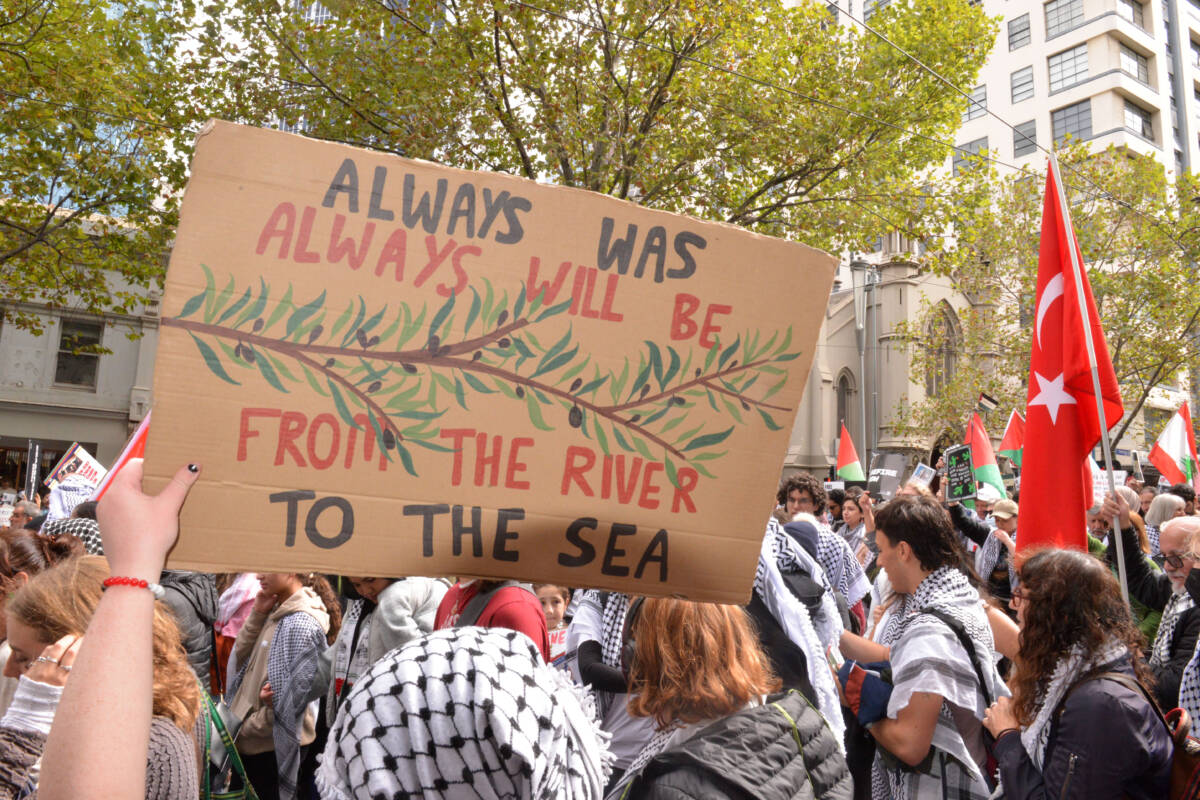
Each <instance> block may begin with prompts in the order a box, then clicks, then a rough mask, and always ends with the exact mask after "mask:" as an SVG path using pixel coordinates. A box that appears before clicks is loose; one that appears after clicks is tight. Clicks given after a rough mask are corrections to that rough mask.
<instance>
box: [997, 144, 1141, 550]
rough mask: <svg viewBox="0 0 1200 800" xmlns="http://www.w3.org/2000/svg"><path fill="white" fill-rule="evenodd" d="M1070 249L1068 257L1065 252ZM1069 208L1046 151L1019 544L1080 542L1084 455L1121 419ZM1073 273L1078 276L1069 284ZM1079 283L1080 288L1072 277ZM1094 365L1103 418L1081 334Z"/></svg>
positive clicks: (1086, 499) (1088, 490)
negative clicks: (1102, 413)
mask: <svg viewBox="0 0 1200 800" xmlns="http://www.w3.org/2000/svg"><path fill="white" fill-rule="evenodd" d="M1072 251H1073V252H1074V253H1075V254H1076V258H1075V259H1074V260H1073V259H1072ZM1076 261H1077V262H1078V263H1079V264H1080V265H1082V263H1083V258H1082V256H1081V255H1079V243H1078V242H1077V241H1076V239H1075V234H1074V231H1073V229H1072V228H1071V217H1070V212H1069V211H1068V210H1067V209H1066V208H1065V207H1064V203H1063V202H1062V199H1061V198H1060V196H1059V189H1058V166H1057V164H1056V163H1055V162H1054V161H1053V159H1051V162H1050V169H1049V170H1048V171H1047V175H1046V197H1045V203H1044V205H1043V208H1042V241H1041V252H1040V253H1039V255H1038V279H1037V292H1036V293H1035V295H1034V297H1035V298H1036V301H1037V302H1036V303H1035V304H1034V309H1035V314H1034V320H1033V341H1032V344H1031V348H1030V355H1029V394H1028V400H1027V402H1026V405H1025V415H1026V417H1025V447H1024V452H1023V453H1022V455H1023V459H1022V461H1023V463H1022V466H1021V503H1020V512H1019V514H1018V521H1017V525H1018V529H1019V530H1020V532H1021V548H1022V549H1025V548H1027V547H1035V546H1050V547H1073V548H1076V549H1079V550H1086V549H1087V518H1086V513H1087V509H1088V508H1089V507H1090V506H1091V505H1092V478H1091V474H1090V471H1089V469H1088V463H1087V459H1088V456H1089V455H1090V454H1091V452H1092V448H1094V447H1095V446H1096V442H1097V441H1099V439H1100V433H1101V427H1102V426H1103V428H1104V429H1108V428H1111V427H1112V426H1113V425H1116V424H1117V423H1118V422H1119V421H1120V420H1121V415H1122V414H1123V413H1124V411H1125V409H1124V406H1123V405H1122V404H1121V391H1120V389H1119V388H1118V386H1117V376H1116V374H1115V373H1114V372H1113V367H1112V360H1111V359H1110V358H1109V356H1108V345H1107V344H1105V341H1104V331H1103V330H1102V329H1101V328H1100V320H1099V316H1098V315H1097V314H1096V303H1095V300H1094V299H1093V298H1092V289H1091V286H1090V284H1089V283H1088V277H1087V271H1086V270H1083V269H1082V266H1080V274H1077V273H1076V267H1075V262H1076ZM1077 281H1078V284H1077ZM1080 284H1081V285H1082V293H1081V292H1080V290H1079V288H1078V285H1080ZM1089 332H1090V334H1091V341H1092V347H1093V353H1094V358H1095V363H1096V364H1097V365H1098V372H1099V377H1100V390H1101V395H1102V401H1103V408H1104V420H1103V421H1101V420H1100V419H1099V418H1098V415H1097V412H1096V395H1095V391H1094V388H1093V382H1092V370H1091V359H1090V358H1089V354H1088V348H1087V339H1086V338H1085V336H1086V334H1088V333H1089Z"/></svg>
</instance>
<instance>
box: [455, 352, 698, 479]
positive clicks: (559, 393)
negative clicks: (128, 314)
mask: <svg viewBox="0 0 1200 800" xmlns="http://www.w3.org/2000/svg"><path fill="white" fill-rule="evenodd" d="M440 363H444V364H446V365H447V366H451V367H454V368H456V369H462V370H471V371H474V372H482V373H485V374H488V375H492V376H494V377H498V378H504V379H505V380H508V381H512V382H513V383H517V384H520V385H523V386H528V387H530V388H532V389H538V390H540V391H542V392H545V393H546V394H548V395H553V396H554V397H559V398H562V399H563V400H567V401H569V402H571V403H572V404H573V405H576V406H579V407H580V408H584V409H587V410H588V411H591V412H592V413H593V414H595V415H596V416H599V417H604V418H605V419H607V420H609V421H610V422H612V423H614V424H617V425H621V426H624V427H626V428H628V429H630V430H631V431H634V432H636V433H637V434H639V435H641V436H644V437H645V438H646V439H648V440H650V441H651V442H654V443H655V444H656V445H658V446H659V447H661V448H663V449H664V450H666V451H667V452H668V453H670V454H671V455H673V456H675V457H676V458H684V455H683V453H682V452H681V451H680V450H679V449H678V448H676V447H674V446H673V445H671V444H670V443H668V442H667V441H666V440H664V439H661V438H659V437H658V436H656V435H654V434H653V433H651V432H650V431H648V430H646V429H645V428H644V427H642V426H641V425H638V424H637V423H636V422H632V421H630V420H627V419H621V418H620V417H619V416H618V415H617V412H616V410H614V409H612V408H608V407H605V406H598V405H596V404H595V403H590V402H588V401H587V400H584V399H583V398H582V397H579V396H578V395H574V394H571V393H570V392H566V391H563V390H562V389H559V388H557V387H555V386H550V385H548V384H545V383H542V382H541V381H535V380H532V379H530V378H526V377H525V376H524V375H518V374H517V373H514V372H509V371H508V370H504V369H500V368H499V367H493V366H490V365H488V364H480V363H479V362H478V361H462V360H460V359H454V360H453V361H450V360H443V361H441V362H440Z"/></svg>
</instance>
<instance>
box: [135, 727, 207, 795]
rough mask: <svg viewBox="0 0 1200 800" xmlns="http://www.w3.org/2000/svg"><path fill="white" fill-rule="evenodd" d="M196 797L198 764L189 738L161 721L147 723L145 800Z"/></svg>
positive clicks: (198, 785) (197, 790) (194, 746)
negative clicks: (147, 746) (147, 747)
mask: <svg viewBox="0 0 1200 800" xmlns="http://www.w3.org/2000/svg"><path fill="white" fill-rule="evenodd" d="M199 796H200V764H199V761H198V759H197V756H196V743H195V742H194V741H192V737H191V736H190V735H189V734H187V733H184V732H183V731H181V730H180V729H179V727H178V726H177V725H175V723H173V722H171V720H169V719H167V718H165V717H154V719H152V720H151V721H150V753H149V755H148V756H147V758H146V800H176V798H191V797H199Z"/></svg>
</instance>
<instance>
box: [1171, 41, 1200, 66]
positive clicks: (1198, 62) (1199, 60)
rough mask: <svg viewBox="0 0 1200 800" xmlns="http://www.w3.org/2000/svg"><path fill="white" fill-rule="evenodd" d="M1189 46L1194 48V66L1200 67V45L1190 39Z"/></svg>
mask: <svg viewBox="0 0 1200 800" xmlns="http://www.w3.org/2000/svg"><path fill="white" fill-rule="evenodd" d="M1188 44H1190V45H1191V46H1192V66H1193V67H1200V44H1197V43H1196V41H1195V40H1194V39H1189V40H1188ZM1168 63H1169V62H1168Z"/></svg>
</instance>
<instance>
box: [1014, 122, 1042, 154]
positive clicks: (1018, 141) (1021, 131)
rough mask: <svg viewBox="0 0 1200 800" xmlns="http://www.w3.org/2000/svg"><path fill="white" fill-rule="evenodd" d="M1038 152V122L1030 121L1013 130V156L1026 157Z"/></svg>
mask: <svg viewBox="0 0 1200 800" xmlns="http://www.w3.org/2000/svg"><path fill="white" fill-rule="evenodd" d="M1034 150H1037V122H1035V121H1034V120H1029V122H1022V123H1021V124H1020V125H1017V126H1016V127H1014V128H1013V155H1014V156H1024V155H1028V154H1029V153H1032V152H1033V151H1034Z"/></svg>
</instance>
